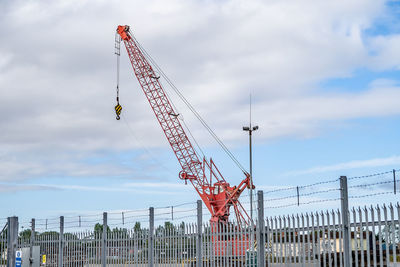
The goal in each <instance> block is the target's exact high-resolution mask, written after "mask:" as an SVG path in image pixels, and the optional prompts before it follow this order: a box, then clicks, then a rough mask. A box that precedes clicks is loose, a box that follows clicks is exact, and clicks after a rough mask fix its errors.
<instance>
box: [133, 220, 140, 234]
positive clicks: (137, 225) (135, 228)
mask: <svg viewBox="0 0 400 267" xmlns="http://www.w3.org/2000/svg"><path fill="white" fill-rule="evenodd" d="M133 231H134V232H135V233H140V232H141V231H142V228H141V226H140V222H136V223H135V226H134V227H133Z"/></svg>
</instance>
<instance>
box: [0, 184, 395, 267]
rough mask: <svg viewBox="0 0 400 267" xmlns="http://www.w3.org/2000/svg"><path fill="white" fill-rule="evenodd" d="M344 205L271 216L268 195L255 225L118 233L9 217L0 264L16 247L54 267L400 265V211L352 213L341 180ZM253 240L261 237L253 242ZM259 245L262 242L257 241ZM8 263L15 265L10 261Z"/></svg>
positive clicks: (177, 226) (167, 226) (384, 209)
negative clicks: (22, 222)
mask: <svg viewBox="0 0 400 267" xmlns="http://www.w3.org/2000/svg"><path fill="white" fill-rule="evenodd" d="M339 190H340V193H341V194H340V198H339V199H340V201H341V208H340V209H337V210H325V211H321V212H312V213H299V214H293V215H284V216H270V217H265V216H264V209H266V210H268V209H269V207H268V205H265V206H264V202H265V201H264V195H265V193H263V191H258V194H257V216H258V218H257V221H256V226H255V228H254V229H252V228H251V227H249V226H243V225H236V224H235V223H232V224H228V225H213V224H210V223H203V219H202V206H201V201H198V202H197V222H196V223H187V222H182V223H180V224H172V223H170V222H165V224H164V225H155V224H154V222H155V220H154V209H153V208H150V209H149V214H148V216H149V217H148V218H149V219H148V220H149V221H148V222H149V225H148V227H140V225H139V226H138V227H137V226H135V227H133V228H130V229H128V228H114V229H111V228H110V227H109V224H108V219H109V218H108V214H107V213H104V214H103V221H102V224H97V225H96V226H95V227H94V228H93V230H90V231H75V232H64V226H65V225H64V224H65V222H64V217H63V216H61V217H60V220H59V229H58V230H57V231H42V232H36V231H35V220H32V222H31V231H30V232H29V231H27V229H25V231H22V232H20V234H19V236H18V235H16V234H15V233H18V218H17V217H10V218H8V223H7V224H8V226H7V229H6V230H5V231H3V233H2V234H1V235H0V255H1V258H0V266H5V265H6V264H7V266H8V267H11V266H15V264H13V263H12V257H11V256H10V255H15V250H18V249H21V248H28V247H29V248H32V247H34V246H39V247H40V257H41V258H40V264H41V266H48V267H63V266H66V267H84V266H93V267H105V266H115V267H116V266H198V267H200V266H217V267H219V266H258V267H261V266H329V267H333V266H346V267H347V266H357V267H358V266H360V267H362V266H397V264H398V263H399V262H400V251H399V243H400V226H399V220H400V218H399V216H400V206H399V204H395V205H392V204H388V205H383V206H369V207H357V208H353V209H350V210H349V209H348V202H347V200H348V198H349V197H348V194H347V178H346V177H344V176H343V177H341V178H340V189H339ZM251 237H253V238H251ZM251 240H255V242H254V243H251ZM6 259H7V260H6Z"/></svg>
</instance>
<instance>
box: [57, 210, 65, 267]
mask: <svg viewBox="0 0 400 267" xmlns="http://www.w3.org/2000/svg"><path fill="white" fill-rule="evenodd" d="M63 261H64V216H60V236H59V238H58V267H63Z"/></svg>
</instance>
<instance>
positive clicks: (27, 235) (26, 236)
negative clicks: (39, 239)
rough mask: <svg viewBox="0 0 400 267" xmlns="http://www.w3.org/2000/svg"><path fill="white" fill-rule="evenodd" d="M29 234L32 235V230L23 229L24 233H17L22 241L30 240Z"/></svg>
mask: <svg viewBox="0 0 400 267" xmlns="http://www.w3.org/2000/svg"><path fill="white" fill-rule="evenodd" d="M31 234H32V230H31V229H25V230H24V231H22V232H20V233H19V237H21V238H22V239H25V240H27V239H30V238H31Z"/></svg>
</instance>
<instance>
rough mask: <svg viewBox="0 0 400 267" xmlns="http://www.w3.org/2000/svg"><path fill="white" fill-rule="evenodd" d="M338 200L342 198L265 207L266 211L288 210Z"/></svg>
mask: <svg viewBox="0 0 400 267" xmlns="http://www.w3.org/2000/svg"><path fill="white" fill-rule="evenodd" d="M337 200H340V198H330V199H319V200H311V201H308V202H299V203H292V204H285V205H280V206H269V207H264V210H266V209H278V208H287V207H291V206H299V205H308V204H315V203H322V202H329V201H337Z"/></svg>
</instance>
